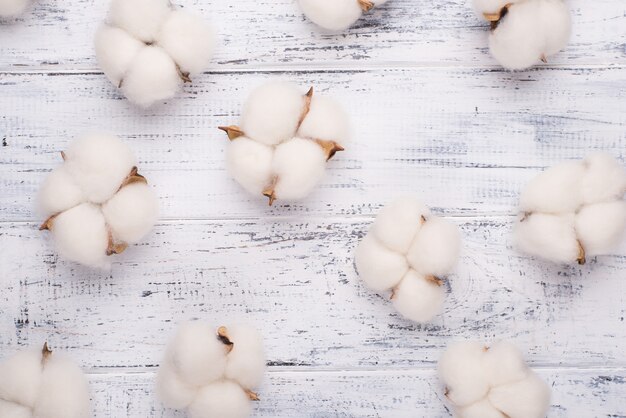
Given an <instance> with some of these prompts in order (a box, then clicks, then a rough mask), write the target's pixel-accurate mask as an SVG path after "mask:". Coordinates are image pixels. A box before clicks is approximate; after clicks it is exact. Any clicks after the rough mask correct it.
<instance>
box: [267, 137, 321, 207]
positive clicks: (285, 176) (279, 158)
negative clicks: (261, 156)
mask: <svg viewBox="0 0 626 418" xmlns="http://www.w3.org/2000/svg"><path fill="white" fill-rule="evenodd" d="M325 164H326V155H325V154H324V151H323V150H322V147H320V146H319V145H318V144H317V143H315V142H313V141H310V140H307V139H300V138H294V139H292V140H290V141H287V142H285V143H283V144H280V145H279V146H278V147H276V150H275V151H274V160H273V161H272V171H273V173H274V174H275V175H276V177H277V178H278V182H277V183H276V186H275V188H274V192H275V194H276V197H277V198H279V199H285V200H295V199H302V198H304V197H305V196H306V195H308V194H309V193H310V192H311V190H312V189H313V188H314V187H315V186H316V185H317V183H319V182H320V180H321V179H322V177H323V176H324V169H325V167H326V166H325Z"/></svg>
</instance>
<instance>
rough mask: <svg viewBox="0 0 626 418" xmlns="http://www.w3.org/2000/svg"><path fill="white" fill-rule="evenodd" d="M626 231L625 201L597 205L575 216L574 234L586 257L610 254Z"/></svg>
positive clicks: (586, 207) (588, 207) (589, 206)
mask: <svg viewBox="0 0 626 418" xmlns="http://www.w3.org/2000/svg"><path fill="white" fill-rule="evenodd" d="M624 231H626V201H623V200H620V201H617V202H609V203H597V204H595V205H588V206H585V207H583V208H582V209H581V210H580V212H578V214H577V215H576V233H577V236H578V239H579V240H580V242H581V244H582V246H583V248H584V249H585V253H586V254H587V255H588V256H595V255H600V254H607V253H610V252H611V250H612V249H613V248H615V247H616V246H617V245H618V244H619V243H620V242H621V240H622V239H623V237H624V233H625V232H624Z"/></svg>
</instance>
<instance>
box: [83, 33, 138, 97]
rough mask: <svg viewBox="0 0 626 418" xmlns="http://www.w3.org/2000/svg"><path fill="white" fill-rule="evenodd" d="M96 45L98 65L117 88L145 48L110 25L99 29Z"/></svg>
mask: <svg viewBox="0 0 626 418" xmlns="http://www.w3.org/2000/svg"><path fill="white" fill-rule="evenodd" d="M95 44H96V57H97V59H98V64H99V65H100V67H101V68H102V71H104V74H105V75H106V76H107V78H108V79H109V80H111V83H113V84H114V85H115V86H118V85H119V84H120V81H121V80H122V79H123V78H124V74H126V71H128V68H129V67H130V65H131V63H132V61H133V59H134V58H135V57H136V56H137V54H138V53H139V51H140V50H141V49H142V48H143V47H145V44H144V43H143V42H140V41H138V40H137V39H135V38H133V37H132V36H130V35H129V34H128V33H127V32H126V31H124V30H122V29H119V28H115V27H112V26H108V25H103V26H101V27H100V28H99V29H98V31H97V32H96V37H95Z"/></svg>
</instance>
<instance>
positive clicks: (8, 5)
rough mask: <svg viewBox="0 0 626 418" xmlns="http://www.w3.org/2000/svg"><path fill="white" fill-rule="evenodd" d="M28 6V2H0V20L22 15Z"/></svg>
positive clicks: (25, 0) (11, 0) (19, 0)
mask: <svg viewBox="0 0 626 418" xmlns="http://www.w3.org/2000/svg"><path fill="white" fill-rule="evenodd" d="M29 4H30V0H0V19H2V18H13V17H16V16H18V15H20V14H22V13H23V12H24V11H25V10H26V8H27V7H28V5H29Z"/></svg>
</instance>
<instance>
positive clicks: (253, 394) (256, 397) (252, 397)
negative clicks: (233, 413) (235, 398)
mask: <svg viewBox="0 0 626 418" xmlns="http://www.w3.org/2000/svg"><path fill="white" fill-rule="evenodd" d="M246 395H248V399H250V400H251V401H260V400H261V398H259V394H258V393H256V392H253V391H251V390H250V389H246Z"/></svg>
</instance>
